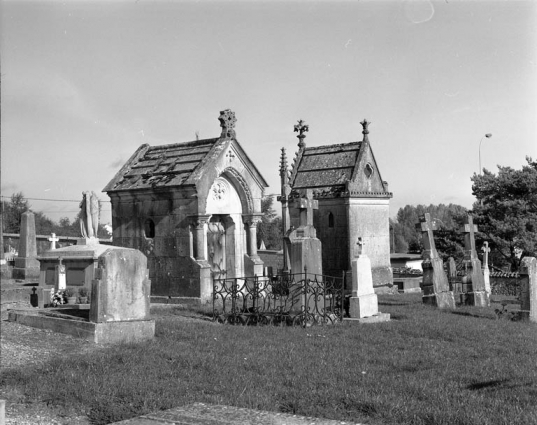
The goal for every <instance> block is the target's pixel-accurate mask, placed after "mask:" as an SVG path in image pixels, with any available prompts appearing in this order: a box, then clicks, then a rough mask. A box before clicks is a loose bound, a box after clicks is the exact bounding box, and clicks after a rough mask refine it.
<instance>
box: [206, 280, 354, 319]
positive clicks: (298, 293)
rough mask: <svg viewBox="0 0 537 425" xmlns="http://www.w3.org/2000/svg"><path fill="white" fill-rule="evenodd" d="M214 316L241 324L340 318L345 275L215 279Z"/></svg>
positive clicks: (214, 317)
mask: <svg viewBox="0 0 537 425" xmlns="http://www.w3.org/2000/svg"><path fill="white" fill-rule="evenodd" d="M213 282H214V283H213V319H214V320H215V321H219V322H222V323H230V324H240V325H280V326H285V325H290V326H303V327H306V326H311V325H316V324H317V325H324V324H334V323H337V322H341V321H342V320H343V315H344V305H343V303H344V299H345V298H344V289H345V275H343V277H339V278H338V277H331V276H323V275H314V274H308V273H307V270H306V269H305V270H304V273H298V274H281V275H277V276H261V277H258V276H254V277H237V278H228V279H214V281H213Z"/></svg>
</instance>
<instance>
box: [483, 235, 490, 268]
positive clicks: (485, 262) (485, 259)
mask: <svg viewBox="0 0 537 425" xmlns="http://www.w3.org/2000/svg"><path fill="white" fill-rule="evenodd" d="M481 251H483V268H484V269H488V268H489V252H490V248H489V243H488V242H487V241H485V242H483V246H482V247H481Z"/></svg>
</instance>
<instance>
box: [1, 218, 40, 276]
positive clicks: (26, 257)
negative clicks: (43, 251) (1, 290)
mask: <svg viewBox="0 0 537 425" xmlns="http://www.w3.org/2000/svg"><path fill="white" fill-rule="evenodd" d="M2 249H3V248H2ZM36 257H37V242H36V235H35V216H34V214H33V213H32V212H29V211H27V212H25V213H23V214H22V220H21V231H20V240H19V255H18V257H15V267H14V268H13V278H14V279H39V261H38V260H37V258H36Z"/></svg>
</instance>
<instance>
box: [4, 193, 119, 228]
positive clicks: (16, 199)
mask: <svg viewBox="0 0 537 425" xmlns="http://www.w3.org/2000/svg"><path fill="white" fill-rule="evenodd" d="M26 211H31V212H33V213H34V217H35V232H36V234H38V235H50V234H51V233H56V234H57V235H60V236H73V237H80V236H81V233H80V214H81V212H79V213H78V214H77V216H76V218H75V219H74V220H73V221H71V220H70V219H69V217H62V218H60V220H59V221H58V222H56V221H54V220H52V219H50V218H49V217H47V216H46V215H45V214H44V213H42V212H40V211H33V210H32V206H31V205H30V203H29V202H28V200H27V199H26V198H25V197H24V194H23V193H22V192H18V193H15V194H13V195H12V196H11V198H10V200H9V201H2V230H3V232H4V233H20V227H21V220H22V214H23V213H25V212H26ZM98 236H99V237H102V238H108V237H109V235H108V232H107V231H106V229H105V228H104V226H103V225H102V224H99V233H98Z"/></svg>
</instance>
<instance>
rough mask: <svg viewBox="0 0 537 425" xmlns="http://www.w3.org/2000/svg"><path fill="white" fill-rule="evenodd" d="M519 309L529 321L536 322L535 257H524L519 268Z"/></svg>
mask: <svg viewBox="0 0 537 425" xmlns="http://www.w3.org/2000/svg"><path fill="white" fill-rule="evenodd" d="M519 275H520V279H521V280H520V304H521V305H520V310H521V311H522V314H523V315H524V317H525V318H526V319H529V320H530V322H537V259H536V258H535V257H524V258H523V259H522V261H521V265H520V269H519Z"/></svg>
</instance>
